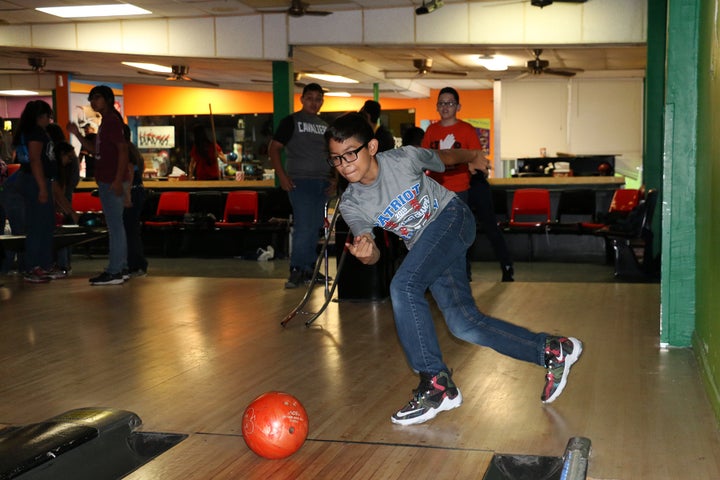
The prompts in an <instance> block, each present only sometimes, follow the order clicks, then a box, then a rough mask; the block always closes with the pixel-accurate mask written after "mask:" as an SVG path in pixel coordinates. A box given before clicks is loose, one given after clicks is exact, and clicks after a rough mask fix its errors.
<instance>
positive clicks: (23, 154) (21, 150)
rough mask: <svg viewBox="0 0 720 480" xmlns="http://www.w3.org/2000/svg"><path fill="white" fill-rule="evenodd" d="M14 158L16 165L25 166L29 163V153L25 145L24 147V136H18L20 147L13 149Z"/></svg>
mask: <svg viewBox="0 0 720 480" xmlns="http://www.w3.org/2000/svg"><path fill="white" fill-rule="evenodd" d="M15 158H17V161H18V163H22V164H25V165H27V164H29V163H30V153H29V152H28V149H27V145H25V135H20V145H18V146H16V147H15Z"/></svg>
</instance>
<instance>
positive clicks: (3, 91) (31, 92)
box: [0, 90, 40, 97]
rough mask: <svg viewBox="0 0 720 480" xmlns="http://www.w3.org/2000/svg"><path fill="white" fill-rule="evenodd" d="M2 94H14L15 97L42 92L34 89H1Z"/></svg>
mask: <svg viewBox="0 0 720 480" xmlns="http://www.w3.org/2000/svg"><path fill="white" fill-rule="evenodd" d="M0 95H12V96H14V97H30V96H33V95H40V94H39V93H38V92H33V91H32V90H0Z"/></svg>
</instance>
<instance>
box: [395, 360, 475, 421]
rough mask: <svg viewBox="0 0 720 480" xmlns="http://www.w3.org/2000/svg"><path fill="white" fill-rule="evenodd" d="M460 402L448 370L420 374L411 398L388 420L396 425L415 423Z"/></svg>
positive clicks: (453, 406)
mask: <svg viewBox="0 0 720 480" xmlns="http://www.w3.org/2000/svg"><path fill="white" fill-rule="evenodd" d="M461 404H462V394H461V393H460V389H459V388H458V387H457V386H456V385H455V384H454V383H453V381H452V379H451V378H450V374H449V373H448V372H440V373H438V374H437V375H435V376H434V377H429V376H428V375H427V374H422V373H421V374H420V385H418V388H417V389H415V390H413V398H412V400H410V402H408V404H407V405H405V406H404V407H403V408H401V409H400V410H398V411H397V413H395V414H394V415H393V416H392V417H390V420H392V422H393V423H397V424H398V425H415V424H418V423H423V422H427V421H428V420H430V419H432V418H435V416H436V415H437V414H438V413H440V412H444V411H446V410H452V409H453V408H457V407H459V406H460V405H461Z"/></svg>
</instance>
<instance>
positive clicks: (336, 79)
mask: <svg viewBox="0 0 720 480" xmlns="http://www.w3.org/2000/svg"><path fill="white" fill-rule="evenodd" d="M302 75H303V77H310V78H316V79H318V80H322V81H323V82H331V83H359V82H358V81H357V80H353V79H352V78H348V77H343V76H341V75H325V74H323V73H303V74H302Z"/></svg>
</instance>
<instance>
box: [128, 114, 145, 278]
mask: <svg viewBox="0 0 720 480" xmlns="http://www.w3.org/2000/svg"><path fill="white" fill-rule="evenodd" d="M123 134H124V136H125V141H126V142H127V144H128V159H129V162H130V164H129V168H130V170H131V172H132V173H131V174H132V186H131V187H130V205H129V206H126V207H125V210H123V224H124V225H125V236H126V238H127V265H128V271H129V272H130V277H144V276H145V275H147V268H148V261H147V259H146V258H145V251H144V249H143V242H142V236H141V234H140V215H141V214H142V210H143V205H145V186H144V185H143V172H144V171H145V160H144V159H143V157H142V154H141V153H140V150H138V148H137V146H136V145H135V144H134V143H132V142H131V141H130V127H128V126H127V125H123Z"/></svg>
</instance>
